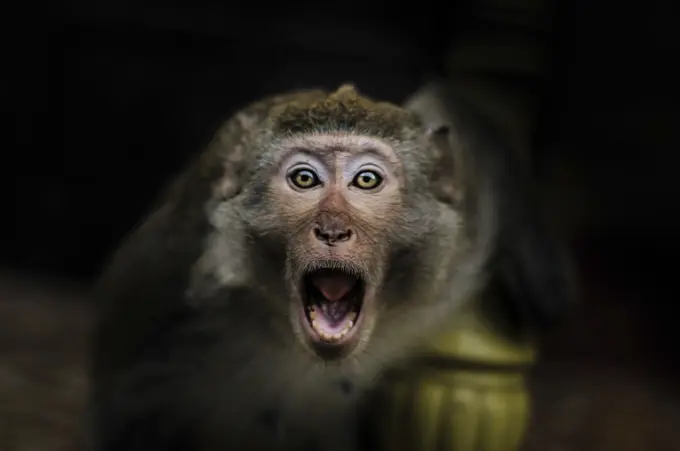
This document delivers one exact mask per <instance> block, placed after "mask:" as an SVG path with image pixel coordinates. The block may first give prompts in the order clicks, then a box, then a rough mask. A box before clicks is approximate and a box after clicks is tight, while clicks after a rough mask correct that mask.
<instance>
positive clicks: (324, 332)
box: [302, 269, 365, 345]
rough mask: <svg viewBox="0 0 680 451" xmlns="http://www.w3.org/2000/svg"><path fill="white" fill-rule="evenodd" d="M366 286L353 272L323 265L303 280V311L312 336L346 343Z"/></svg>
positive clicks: (357, 318)
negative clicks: (327, 267) (324, 267)
mask: <svg viewBox="0 0 680 451" xmlns="http://www.w3.org/2000/svg"><path fill="white" fill-rule="evenodd" d="M364 294H365V286H364V282H363V280H361V278H360V277H357V276H356V275H352V274H349V273H347V272H344V271H340V270H335V269H322V270H318V271H314V272H311V273H308V274H306V275H305V277H304V278H303V280H302V295H303V296H302V298H303V303H304V314H305V318H306V320H307V323H308V326H309V329H311V330H310V331H309V332H311V334H310V335H311V338H312V339H314V340H315V341H317V342H320V343H324V344H327V345H342V344H345V343H346V342H347V341H348V340H349V339H350V338H351V337H352V335H354V334H353V332H354V331H355V329H356V326H357V323H358V321H359V319H360V316H361V308H362V305H363V301H364Z"/></svg>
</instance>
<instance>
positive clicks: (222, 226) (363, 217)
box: [91, 84, 505, 451]
mask: <svg viewBox="0 0 680 451" xmlns="http://www.w3.org/2000/svg"><path fill="white" fill-rule="evenodd" d="M425 119H426V118H425V115H423V114H421V113H418V111H417V108H409V107H405V106H399V105H396V104H393V103H388V102H380V101H376V100H374V99H371V98H369V97H368V96H366V95H363V94H360V93H359V92H358V91H357V90H356V88H355V87H354V86H353V85H351V84H347V85H342V86H340V87H339V88H338V89H336V90H335V91H325V90H307V91H296V92H292V93H287V94H282V95H275V96H271V97H268V98H265V99H263V100H260V101H256V102H254V103H253V104H251V105H249V106H247V107H245V108H244V109H242V110H240V111H238V112H236V113H235V114H234V115H232V117H231V118H229V119H228V120H227V121H226V122H225V123H224V124H223V125H222V126H221V128H220V129H219V130H218V131H217V133H216V135H215V137H214V139H213V140H212V141H211V143H210V144H209V145H208V146H207V148H206V149H205V150H204V151H203V152H201V153H200V154H199V155H198V156H197V158H196V159H195V160H194V161H193V162H192V163H191V164H190V165H188V167H187V168H186V170H185V171H184V172H182V173H181V174H180V175H179V176H178V177H177V178H176V179H175V180H174V181H173V182H172V183H171V185H170V186H169V188H168V189H167V190H166V192H165V193H164V195H163V196H162V197H161V200H160V201H159V202H158V204H157V205H156V206H155V207H154V208H153V209H152V210H151V213H150V214H149V215H148V216H147V217H146V219H144V220H143V221H142V222H141V224H140V225H139V226H138V227H137V228H136V229H135V230H134V231H133V232H132V234H131V235H130V236H128V237H127V238H126V239H125V240H124V243H123V244H122V246H121V247H120V248H119V249H118V250H117V251H116V252H115V253H114V255H113V257H112V259H111V262H110V263H109V264H108V266H107V268H106V269H105V270H104V272H103V274H102V276H101V278H100V280H99V281H98V283H97V286H96V289H95V293H96V297H97V299H98V301H99V304H98V307H99V316H98V322H97V326H96V331H95V334H94V337H93V364H92V379H93V392H92V396H91V402H92V430H93V436H94V439H93V440H94V447H95V449H96V450H97V451H114V450H115V451H142V450H144V451H147V450H163V451H170V450H172V451H184V450H187V451H188V450H192V451H213V450H215V451H216V450H227V449H234V450H244V451H248V450H252V451H259V450H281V451H288V450H309V451H311V450H318V451H349V450H355V449H359V446H360V443H359V441H360V440H359V439H358V433H357V430H358V422H359V419H360V417H361V415H360V409H361V405H362V400H363V399H364V397H365V394H366V393H368V392H369V391H370V390H371V389H372V388H373V387H375V385H376V383H378V381H379V379H380V376H381V374H382V373H383V371H385V370H386V369H388V368H389V367H390V366H392V365H395V364H397V363H398V362H401V361H404V360H406V359H408V358H409V357H410V356H412V355H414V354H416V353H417V352H418V349H419V346H420V344H421V343H422V342H423V340H425V339H426V338H428V337H430V336H431V335H432V334H434V333H436V332H437V331H439V330H442V329H443V328H445V327H446V326H447V325H448V323H449V322H450V320H451V319H452V318H453V317H454V316H455V315H456V312H458V311H459V309H460V308H463V307H464V306H465V305H466V304H467V303H468V301H469V300H470V299H473V298H474V297H475V294H476V293H478V292H479V291H480V290H482V289H483V287H484V286H485V284H486V281H487V280H488V279H489V265H490V263H491V262H493V261H494V259H495V254H496V249H497V248H498V247H499V246H498V240H499V236H501V234H502V233H503V232H502V230H501V227H500V225H501V224H502V221H500V219H502V218H500V215H503V214H505V213H504V211H503V208H504V207H503V206H502V205H500V204H499V196H498V192H499V188H498V186H497V181H498V180H499V179H500V177H501V174H502V171H503V167H502V165H498V164H494V163H493V161H492V159H485V158H484V157H478V155H477V153H478V152H476V148H477V147H484V146H487V145H489V146H493V145H495V144H494V143H486V142H485V141H484V140H485V134H484V133H481V134H478V135H475V137H474V139H472V140H471V141H469V143H468V142H463V141H461V140H456V139H453V138H451V136H450V132H451V129H450V127H446V126H440V125H434V126H431V125H428V121H427V120H425ZM468 144H469V146H468ZM468 147H469V149H468ZM472 148H475V152H472V151H471V149H472ZM481 153H483V152H481Z"/></svg>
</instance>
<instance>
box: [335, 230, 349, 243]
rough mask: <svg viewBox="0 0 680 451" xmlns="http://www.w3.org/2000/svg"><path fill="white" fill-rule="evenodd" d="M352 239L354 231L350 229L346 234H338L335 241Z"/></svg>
mask: <svg viewBox="0 0 680 451" xmlns="http://www.w3.org/2000/svg"><path fill="white" fill-rule="evenodd" d="M350 238H352V231H351V230H350V229H347V230H345V231H344V232H340V233H338V234H337V237H336V238H335V240H336V241H347V240H349V239H350Z"/></svg>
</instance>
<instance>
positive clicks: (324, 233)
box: [313, 226, 354, 246]
mask: <svg viewBox="0 0 680 451" xmlns="http://www.w3.org/2000/svg"><path fill="white" fill-rule="evenodd" d="M313 232H314V236H315V237H316V239H317V240H319V241H321V242H322V243H324V244H327V245H329V246H332V245H334V244H336V243H342V242H345V241H349V240H350V239H351V238H352V236H353V235H354V233H353V232H352V229H350V228H347V227H332V228H331V227H320V226H315V227H314V230H313Z"/></svg>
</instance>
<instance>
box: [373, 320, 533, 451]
mask: <svg viewBox="0 0 680 451" xmlns="http://www.w3.org/2000/svg"><path fill="white" fill-rule="evenodd" d="M429 349H430V350H431V351H432V359H428V360H426V361H424V362H422V363H418V364H414V365H412V366H410V367H408V368H406V369H404V370H403V371H400V372H399V373H397V374H395V375H393V377H392V378H390V379H389V380H388V381H387V382H386V384H385V386H384V390H383V391H382V393H381V395H382V396H380V398H378V399H381V402H380V404H381V405H380V407H379V411H380V412H381V413H380V415H378V416H376V417H375V420H376V421H377V422H378V424H377V426H378V431H379V436H380V439H379V441H380V442H381V443H380V445H381V446H384V449H385V450H389V451H398V450H409V451H515V450H517V449H518V447H519V445H520V444H521V441H522V437H523V435H524V431H525V429H526V426H527V423H528V417H529V406H530V403H529V394H528V391H527V387H526V372H527V369H528V368H529V367H530V365H531V363H532V362H533V360H534V351H533V347H532V346H531V344H530V343H528V342H525V343H518V342H515V341H512V340H510V339H508V338H506V337H504V336H503V335H502V334H500V333H498V332H495V331H493V330H491V329H490V328H489V327H488V326H487V325H485V324H484V323H483V322H482V321H481V320H480V319H479V317H478V316H477V315H475V314H474V312H472V313H469V314H468V315H466V316H465V317H464V318H461V323H460V324H459V325H457V327H454V328H452V332H450V333H447V334H444V335H443V336H440V337H438V338H437V339H436V340H433V342H432V343H431V345H430V346H429Z"/></svg>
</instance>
